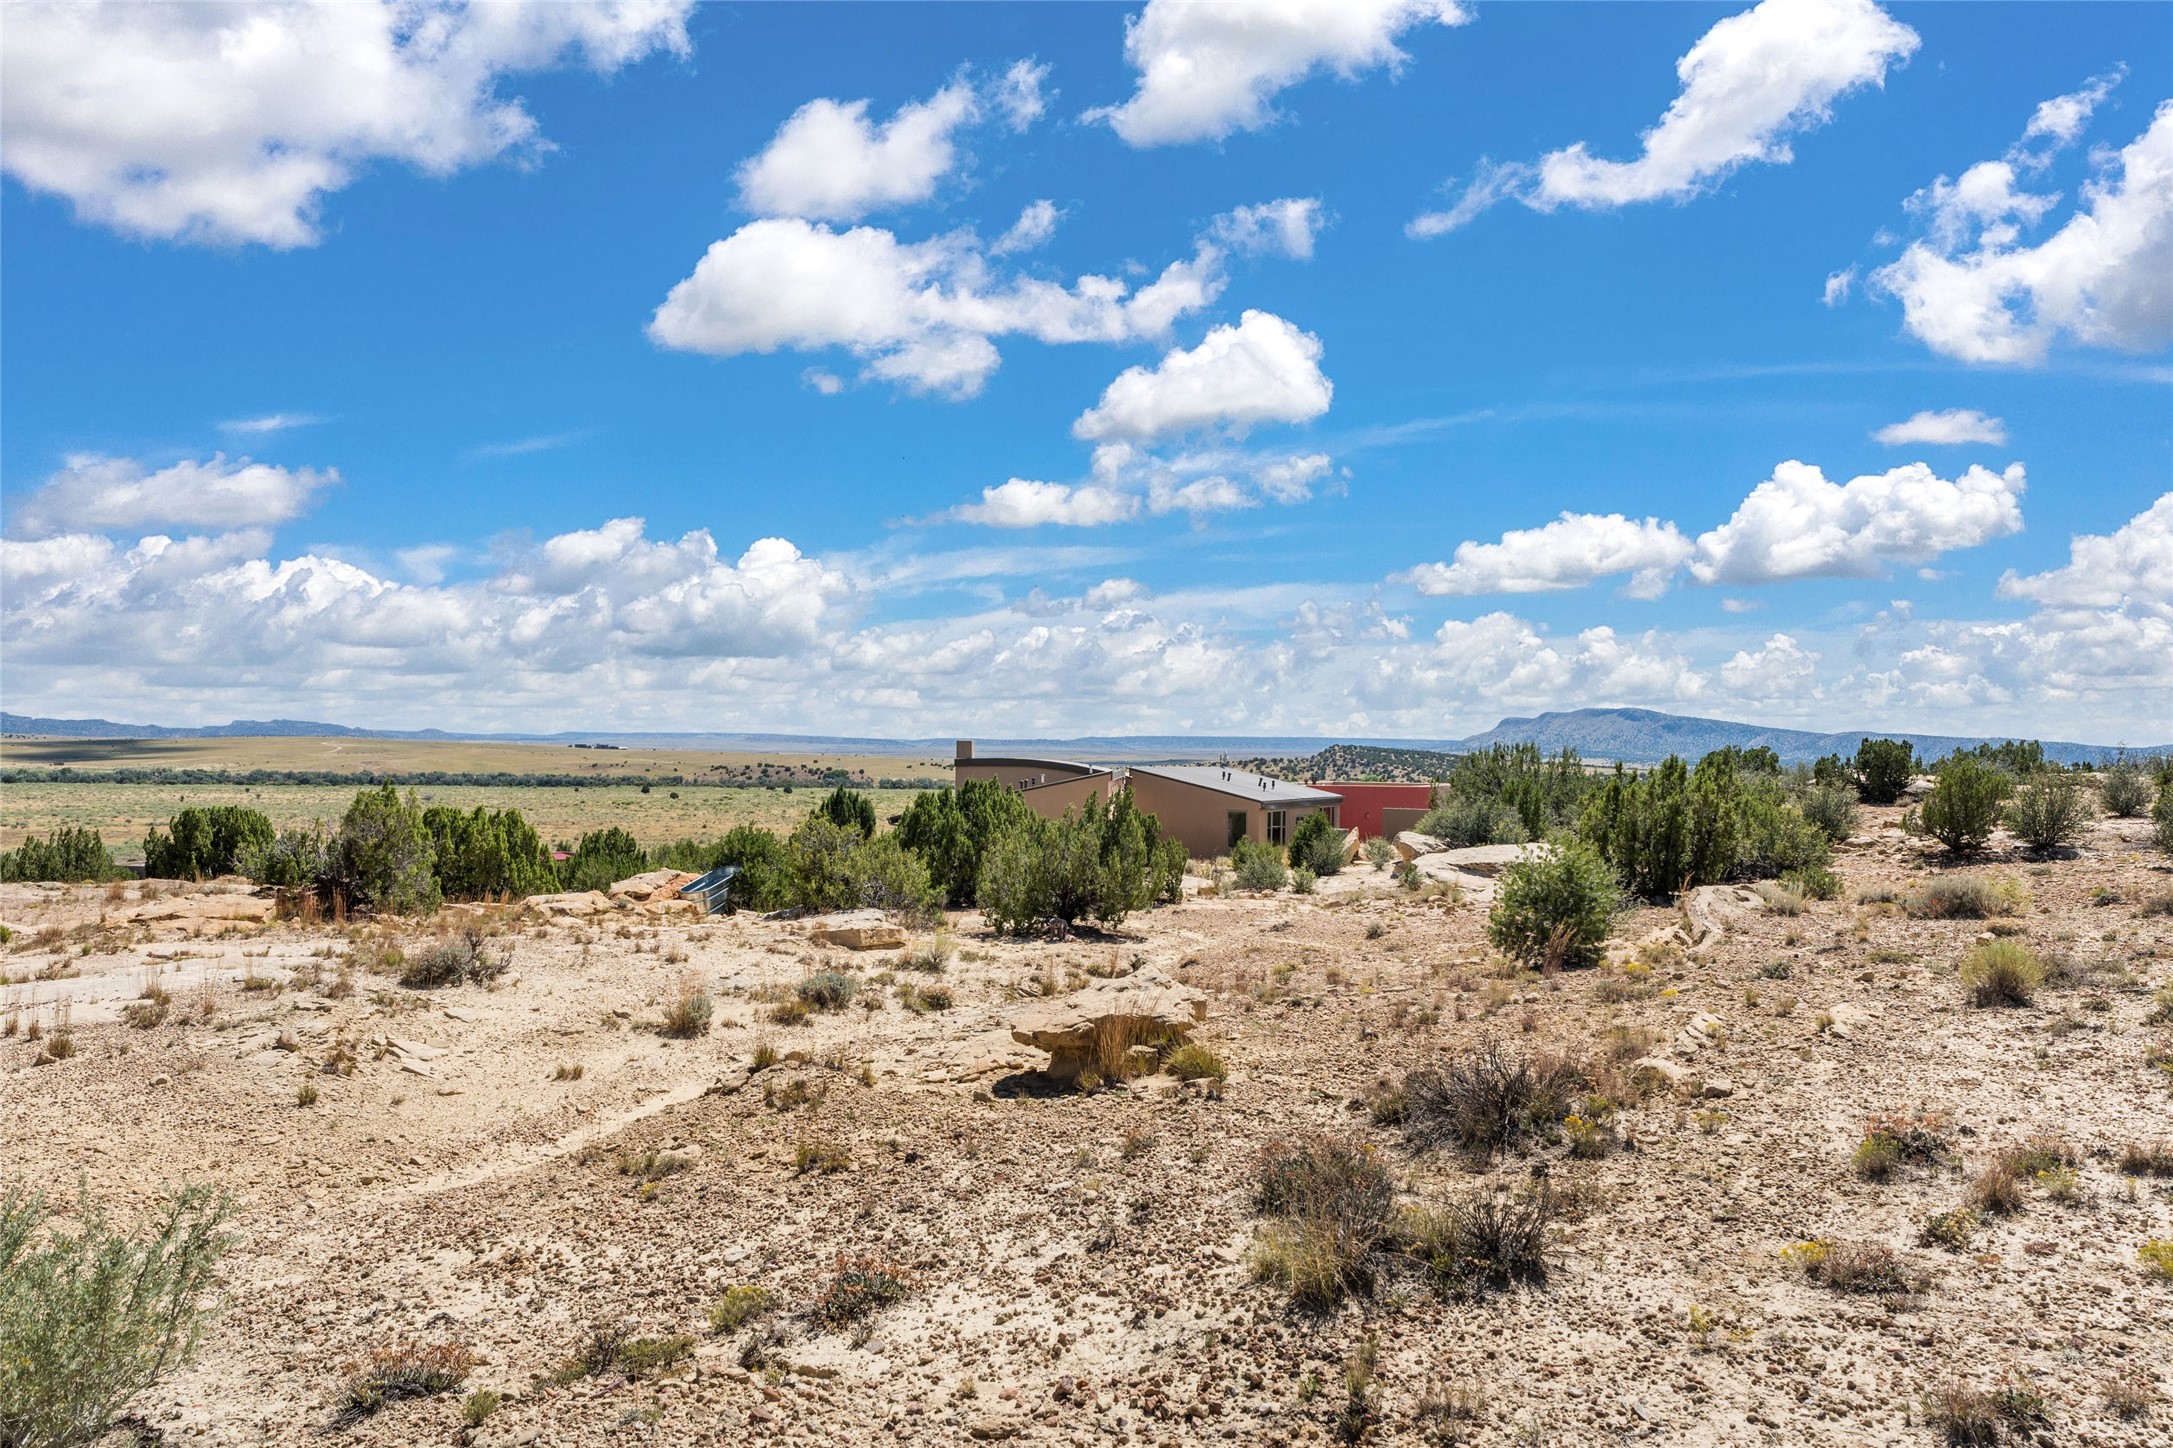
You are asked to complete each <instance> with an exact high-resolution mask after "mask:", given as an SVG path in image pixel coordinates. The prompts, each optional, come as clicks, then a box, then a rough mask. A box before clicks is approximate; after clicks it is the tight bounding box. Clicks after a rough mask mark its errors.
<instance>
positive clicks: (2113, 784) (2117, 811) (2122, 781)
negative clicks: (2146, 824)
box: [2098, 759, 2152, 820]
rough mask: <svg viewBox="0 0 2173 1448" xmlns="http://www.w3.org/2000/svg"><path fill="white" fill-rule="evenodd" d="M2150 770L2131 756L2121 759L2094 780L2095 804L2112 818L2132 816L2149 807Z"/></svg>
mask: <svg viewBox="0 0 2173 1448" xmlns="http://www.w3.org/2000/svg"><path fill="white" fill-rule="evenodd" d="M2151 795H2152V789H2151V780H2150V773H2149V771H2148V770H2146V769H2144V768H2143V766H2142V765H2140V764H2138V763H2136V762H2135V761H2134V760H2132V759H2122V760H2120V761H2118V762H2117V763H2115V764H2114V765H2113V767H2112V768H2110V769H2108V770H2106V771H2105V774H2104V776H2103V777H2102V778H2101V779H2100V780H2099V781H2098V804H2099V806H2100V807H2101V808H2103V809H2104V811H2105V812H2106V813H2107V814H2109V815H2111V816H2113V817H2114V818H2115V819H2124V820H2126V819H2134V818H2135V817H2136V816H2137V815H2139V814H2142V813H2143V812H2144V811H2145V810H2147V809H2149V808H2150V804H2151Z"/></svg>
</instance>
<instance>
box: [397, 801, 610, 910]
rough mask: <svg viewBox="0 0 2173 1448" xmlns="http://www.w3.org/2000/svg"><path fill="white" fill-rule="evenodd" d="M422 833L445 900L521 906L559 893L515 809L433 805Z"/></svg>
mask: <svg viewBox="0 0 2173 1448" xmlns="http://www.w3.org/2000/svg"><path fill="white" fill-rule="evenodd" d="M423 828H425V829H427V830H428V831H430V842H431V870H432V872H433V873H434V874H435V875H436V877H437V882H438V892H439V893H440V894H442V895H443V896H444V897H445V898H446V899H448V900H519V899H522V898H525V897H526V896H529V895H548V894H550V893H551V892H552V891H554V890H556V889H557V888H558V872H557V870H556V868H555V867H554V866H553V864H552V861H551V853H550V851H548V850H546V849H545V848H544V847H543V839H542V837H541V836H540V835H538V834H537V833H536V831H535V827H534V826H533V825H531V824H529V823H528V821H527V820H525V819H523V818H521V812H520V811H519V810H517V809H502V810H489V809H484V808H483V807H482V806H481V805H478V806H476V808H475V809H474V810H472V811H470V812H469V813H467V814H462V813H461V812H460V811H459V810H457V809H450V808H448V807H446V806H444V805H433V806H432V807H430V808H429V809H426V810H424V811H423ZM620 878H621V879H623V878H625V877H624V876H621V877H620ZM606 883H607V884H608V883H616V882H615V881H607V882H606Z"/></svg>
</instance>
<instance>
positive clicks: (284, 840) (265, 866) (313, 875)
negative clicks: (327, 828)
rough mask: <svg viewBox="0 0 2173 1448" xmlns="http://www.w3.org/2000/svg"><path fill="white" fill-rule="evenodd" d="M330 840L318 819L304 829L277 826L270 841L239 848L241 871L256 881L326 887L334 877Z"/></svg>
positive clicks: (285, 885) (286, 886) (280, 884)
mask: <svg viewBox="0 0 2173 1448" xmlns="http://www.w3.org/2000/svg"><path fill="white" fill-rule="evenodd" d="M332 865H333V859H332V841H331V840H330V839H328V838H326V836H325V832H324V825H323V822H322V821H319V822H318V823H316V824H313V825H312V826H310V828H308V829H306V830H304V829H292V830H281V831H280V832H279V833H278V835H277V836H275V837H274V838H273V840H272V841H271V843H270V844H268V845H264V846H262V847H257V846H251V847H250V848H249V849H247V850H245V851H243V853H242V859H241V872H242V873H243V874H244V875H247V876H248V877H249V878H250V879H251V880H254V881H255V882H256V883H257V884H259V885H277V886H280V887H283V888H289V889H291V888H294V887H297V886H302V885H313V886H316V887H317V888H318V889H319V890H320V891H323V890H329V889H330V888H331V887H332V883H333V880H334V871H333V868H332Z"/></svg>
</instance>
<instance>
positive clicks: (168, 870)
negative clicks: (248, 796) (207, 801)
mask: <svg viewBox="0 0 2173 1448" xmlns="http://www.w3.org/2000/svg"><path fill="white" fill-rule="evenodd" d="M273 839H274V835H273V832H272V822H271V820H270V819H269V818H267V817H266V816H265V815H264V814H262V813H261V812H259V811H257V810H253V809H248V808H245V807H243V806H241V805H232V804H221V805H213V806H211V807H210V808H209V809H199V808H197V807H195V806H193V805H192V806H190V807H189V808H187V809H184V810H182V811H181V812H180V813H178V814H176V815H175V816H174V817H173V818H172V819H170V820H168V821H167V822H166V833H165V834H163V835H161V834H160V833H159V832H158V829H157V827H156V826H153V827H152V829H151V832H150V834H148V835H147V836H145V837H144V841H143V873H144V874H145V875H147V876H150V877H152V878H154V879H159V880H208V879H211V878H212V877H214V876H216V875H232V874H235V873H237V872H238V871H240V869H241V868H242V861H243V860H244V859H245V858H247V857H248V856H249V855H250V853H251V852H253V851H254V852H261V851H263V850H267V849H269V848H271V845H272V841H273Z"/></svg>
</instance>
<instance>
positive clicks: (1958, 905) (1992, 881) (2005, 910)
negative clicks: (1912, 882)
mask: <svg viewBox="0 0 2173 1448" xmlns="http://www.w3.org/2000/svg"><path fill="white" fill-rule="evenodd" d="M2028 904H2029V896H2028V895H2027V894H2026V893H2025V892H2024V891H2023V889H2022V887H2021V886H2020V885H2019V884H2017V883H2016V882H2015V881H2013V880H2009V879H2005V878H2001V877H1991V878H1987V877H1985V876H1982V875H1957V876H1953V877H1951V878H1948V879H1943V880H1932V881H1930V882H1928V883H1927V884H1926V885H1925V886H1924V888H1923V889H1921V890H1919V891H1917V892H1916V893H1915V894H1914V895H1911V896H1910V897H1909V898H1908V899H1907V900H1906V901H1904V902H1903V908H1905V909H1906V910H1907V911H1908V912H1909V913H1910V914H1911V915H1914V916H1916V917H1917V918H1918V919H1919V920H1990V919H1994V918H1996V917H1999V916H2004V915H2019V914H2021V913H2022V910H2023V908H2024V907H2025V906H2026V905H2028Z"/></svg>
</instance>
